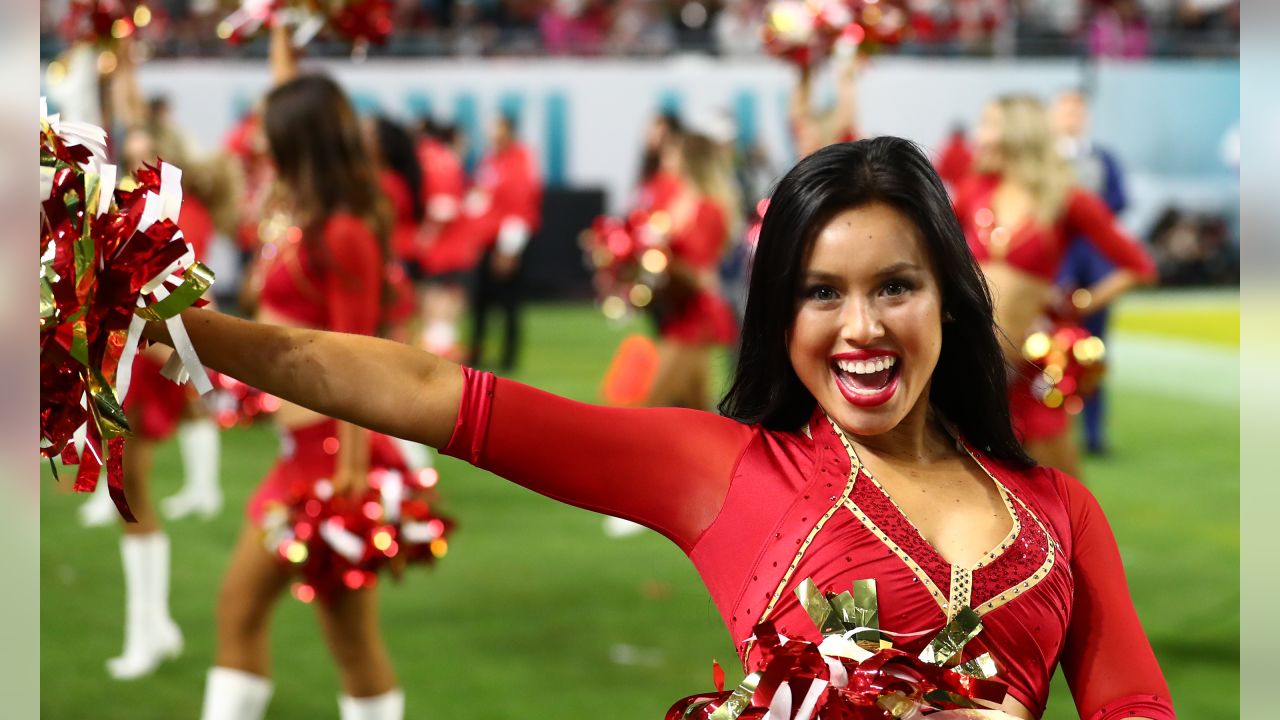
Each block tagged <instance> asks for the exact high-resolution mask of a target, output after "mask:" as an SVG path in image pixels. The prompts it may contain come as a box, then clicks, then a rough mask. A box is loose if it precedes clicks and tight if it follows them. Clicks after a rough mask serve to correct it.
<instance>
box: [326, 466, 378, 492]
mask: <svg viewBox="0 0 1280 720" xmlns="http://www.w3.org/2000/svg"><path fill="white" fill-rule="evenodd" d="M368 488H369V473H368V472H359V471H357V470H355V469H353V468H344V467H339V468H336V469H334V471H333V491H334V492H335V493H338V494H342V495H350V496H353V497H358V496H359V495H360V494H362V493H363V492H364V491H365V490H367V489H368Z"/></svg>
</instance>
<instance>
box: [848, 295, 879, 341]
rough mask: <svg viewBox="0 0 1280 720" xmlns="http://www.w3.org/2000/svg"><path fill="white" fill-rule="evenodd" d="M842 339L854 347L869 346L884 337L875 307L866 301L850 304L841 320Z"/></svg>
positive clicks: (855, 300) (853, 301) (860, 300)
mask: <svg viewBox="0 0 1280 720" xmlns="http://www.w3.org/2000/svg"><path fill="white" fill-rule="evenodd" d="M840 337H841V339H843V340H845V341H847V342H848V343H849V344H851V345H854V346H867V345H870V344H871V343H873V342H875V341H876V340H879V339H880V338H882V337H884V325H883V324H882V323H881V322H880V314H879V311H878V310H877V309H876V308H875V305H874V304H873V303H871V302H869V301H867V300H864V299H854V300H852V301H851V302H849V303H848V304H847V305H846V306H845V310H844V313H843V315H842V316H841V318H840Z"/></svg>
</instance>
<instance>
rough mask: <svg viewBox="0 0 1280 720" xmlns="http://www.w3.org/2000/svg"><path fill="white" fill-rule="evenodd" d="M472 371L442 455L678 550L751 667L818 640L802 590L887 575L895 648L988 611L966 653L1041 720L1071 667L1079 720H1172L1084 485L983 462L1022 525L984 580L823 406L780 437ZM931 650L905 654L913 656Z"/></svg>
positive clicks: (1111, 546) (883, 587)
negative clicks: (940, 546)
mask: <svg viewBox="0 0 1280 720" xmlns="http://www.w3.org/2000/svg"><path fill="white" fill-rule="evenodd" d="M464 374H465V388H464V393H463V400H462V404H461V407H460V408H459V412H458V420H457V425H456V427H455V429H454V432H453V436H452V438H451V439H450V441H449V444H448V446H447V447H446V448H445V449H444V452H445V453H447V454H449V455H452V456H454V457H458V458H461V459H463V460H466V461H468V462H471V463H473V464H475V465H477V466H479V467H482V468H484V469H487V470H490V471H492V472H494V473H496V474H498V475H500V476H502V477H505V478H507V479H509V480H511V481H513V482H516V483H518V484H520V485H523V486H525V487H527V488H529V489H531V490H534V491H536V492H538V493H541V494H543V495H546V496H548V497H551V498H554V499H557V500H560V501H562V502H566V503H569V504H572V505H576V506H578V507H582V508H586V509H589V510H594V511H596V512H602V513H607V514H610V515H616V516H619V517H624V518H627V519H630V520H634V521H636V522H639V523H641V524H644V525H646V526H648V527H650V528H653V529H654V530H656V531H658V532H660V533H662V534H663V535H665V536H666V537H668V538H669V539H671V540H672V541H673V542H675V543H676V544H677V545H678V546H679V547H680V548H681V549H682V550H683V551H684V552H685V553H686V554H687V555H688V556H689V558H690V560H692V561H693V564H694V566H695V567H696V568H697V570H698V573H699V574H700V575H701V577H702V580H703V582H704V583H705V584H706V586H707V589H708V591H710V593H711V597H712V599H713V600H714V601H715V603H716V606H717V608H718V609H719V611H720V614H721V617H722V619H723V620H724V622H725V625H726V626H728V628H729V632H730V633H731V634H732V637H733V639H734V640H735V641H736V642H737V643H738V647H739V652H740V654H742V655H743V657H744V665H746V666H748V667H749V668H750V669H757V668H755V667H752V666H753V665H754V664H755V663H758V656H756V655H754V654H753V652H752V648H751V647H750V646H749V644H748V643H746V642H743V641H745V640H746V639H747V638H748V637H749V636H750V635H751V629H752V627H753V626H754V625H755V623H757V622H759V621H760V620H762V619H770V620H772V621H773V622H774V623H775V624H776V625H777V627H778V630H779V632H781V633H783V634H784V635H787V636H790V637H800V638H804V639H806V640H811V641H814V642H818V641H820V640H821V638H820V637H819V634H818V631H817V630H816V629H815V628H814V627H813V626H812V623H811V621H810V620H809V619H808V615H807V614H806V613H805V612H804V610H803V609H802V608H801V607H800V604H799V603H798V602H797V601H796V599H795V596H794V594H793V590H794V589H795V587H796V585H797V584H798V583H799V582H800V581H802V580H804V579H805V578H813V580H814V581H815V582H816V583H817V584H818V586H819V587H820V588H821V589H823V590H824V591H827V590H848V589H849V588H850V587H851V585H852V582H853V581H854V580H856V579H863V578H875V579H876V580H877V583H878V589H879V598H880V622H881V627H882V628H884V629H885V630H886V631H889V632H892V633H913V632H921V631H925V630H931V631H936V630H938V629H940V628H941V627H942V626H943V625H944V624H945V622H946V620H947V619H948V617H949V615H950V614H951V613H952V612H954V610H955V609H956V608H957V607H959V606H960V605H970V606H972V607H973V608H974V609H975V610H977V611H978V612H979V613H980V614H981V615H982V616H983V622H984V626H985V629H984V630H983V632H982V634H981V635H979V636H978V638H977V639H976V640H974V642H973V643H971V644H970V647H969V648H966V655H967V654H968V653H969V652H970V649H972V651H973V652H974V653H981V652H984V651H990V652H991V654H992V656H993V657H995V658H996V661H997V663H998V664H999V667H1000V673H999V676H998V677H999V678H1000V679H1002V680H1003V681H1004V682H1006V683H1008V685H1009V692H1010V694H1012V695H1013V696H1014V697H1015V698H1017V699H1018V700H1019V701H1020V702H1022V703H1023V704H1024V705H1026V706H1027V707H1028V708H1030V709H1031V711H1032V712H1034V713H1036V714H1040V713H1043V711H1044V704H1045V701H1046V699H1047V697H1048V693H1049V681H1050V678H1051V676H1052V674H1053V670H1054V668H1055V667H1057V666H1058V665H1059V664H1061V666H1062V670H1063V673H1064V675H1065V676H1066V678H1067V682H1068V684H1069V685H1070V686H1071V689H1072V693H1073V695H1074V697H1075V701H1076V705H1077V708H1078V710H1079V712H1080V715H1081V717H1082V718H1086V719H1087V720H1113V719H1115V718H1124V717H1131V716H1134V715H1137V716H1146V717H1150V718H1155V719H1156V720H1171V719H1172V718H1174V712H1173V706H1172V704H1171V702H1170V700H1169V690H1168V687H1167V686H1166V685H1165V681H1164V677H1163V675H1162V674H1161V672H1160V668H1159V666H1158V665H1157V663H1156V659H1155V656H1154V654H1153V653H1152V651H1151V646H1150V644H1149V643H1148V642H1147V638H1146V636H1145V634H1144V633H1143V631H1142V626H1141V625H1140V623H1139V621H1138V617H1137V614H1136V612H1135V611H1134V608H1133V603H1132V602H1131V601H1130V599H1129V591H1128V586H1127V584H1126V582H1125V577H1124V568H1123V566H1122V565H1121V561H1120V554H1119V552H1118V551H1117V549H1116V543H1115V539H1114V537H1113V536H1112V534H1111V529H1110V527H1109V526H1108V525H1107V521H1106V518H1105V517H1104V516H1103V514H1102V510H1101V508H1099V506H1098V504H1097V501H1095V500H1094V498H1093V496H1092V495H1091V494H1090V493H1089V491H1088V490H1087V489H1085V488H1084V486H1082V485H1081V484H1080V483H1078V482H1076V481H1075V480H1073V479H1071V478H1069V477H1066V476H1065V475H1063V474H1062V473H1060V472H1058V471H1056V470H1051V469H1047V468H1036V469H1032V470H1017V469H1011V468H1007V467H1004V466H1002V465H1001V464H999V463H997V462H994V461H991V460H990V459H988V458H985V457H984V456H982V455H981V454H977V453H975V455H974V457H975V460H976V461H978V462H979V463H980V464H981V465H982V466H983V467H984V468H985V469H986V470H987V471H988V473H989V474H990V475H991V477H992V480H993V482H995V484H996V487H997V488H998V489H999V491H1000V494H1001V497H1002V498H1004V501H1005V504H1006V507H1007V508H1008V511H1009V513H1010V515H1011V516H1012V518H1013V520H1014V526H1013V530H1012V531H1011V532H1010V534H1009V536H1008V537H1007V538H1006V539H1005V541H1004V542H1003V543H1001V545H1000V546H999V547H997V548H995V549H993V550H992V551H991V552H990V553H989V554H988V556H987V557H986V558H984V559H983V560H982V561H981V562H979V563H978V564H977V565H976V566H975V567H972V568H959V567H953V566H950V565H948V564H947V563H946V562H945V561H944V560H943V559H942V558H941V557H940V556H939V555H938V553H937V552H935V551H934V550H933V548H932V547H931V546H930V545H929V544H928V543H927V542H926V541H925V540H924V539H923V537H922V536H921V535H920V534H919V532H918V531H916V530H915V528H914V526H913V525H911V524H910V522H908V521H907V519H906V518H905V517H904V516H903V515H902V514H901V512H900V511H898V510H897V507H896V505H895V504H894V503H893V502H892V500H891V499H890V498H889V497H888V495H887V494H886V493H885V492H884V491H883V490H882V489H881V488H880V486H879V484H878V483H876V481H875V480H874V478H872V477H871V476H870V475H869V474H867V473H866V472H865V471H862V470H860V469H859V470H856V471H853V469H854V468H856V467H857V466H856V465H854V459H853V458H854V457H855V456H854V453H853V451H852V450H851V449H850V446H848V445H847V443H846V441H845V439H844V438H843V436H842V435H841V434H839V433H838V432H837V431H836V430H835V429H834V428H833V427H832V425H831V424H830V423H829V422H828V420H827V419H826V416H825V415H824V414H823V413H822V411H821V410H820V409H819V410H818V411H816V412H815V413H814V415H813V417H812V419H811V421H810V422H809V424H808V425H807V426H806V428H805V432H775V431H770V430H765V429H763V428H760V427H758V426H747V425H743V424H741V423H738V422H735V421H733V420H729V419H726V418H723V417H720V416H718V415H714V414H711V413H707V412H700V411H696V410H685V409H675V408H652V409H627V408H608V407H597V406H592V405H586V404H582V403H578V402H574V401H571V400H567V399H564V398H561V397H557V396H555V395H550V394H548V393H545V392H541V391H539V390H536V389H533V388H530V387H527V386H524V385H521V384H519V383H515V382H511V381H507V380H501V379H495V378H494V376H493V375H491V374H487V373H479V372H476V371H473V370H465V371H464ZM530 418H537V422H529V419H530ZM932 635H933V632H929V633H926V634H925V635H924V636H923V637H920V638H919V639H916V640H906V641H902V642H895V645H896V646H897V647H899V648H901V649H904V650H906V651H908V652H912V653H914V652H917V651H919V650H920V649H921V647H920V646H922V645H923V643H924V642H925V640H924V638H925V637H930V636H932ZM895 637H896V636H895Z"/></svg>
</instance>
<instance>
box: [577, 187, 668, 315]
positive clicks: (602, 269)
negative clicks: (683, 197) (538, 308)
mask: <svg viewBox="0 0 1280 720" xmlns="http://www.w3.org/2000/svg"><path fill="white" fill-rule="evenodd" d="M671 232H672V225H671V216H670V215H669V214H667V212H665V211H663V210H654V211H653V212H648V211H644V210H635V211H633V212H631V213H630V214H629V215H627V216H626V217H625V218H614V217H606V216H601V217H598V218H596V219H595V221H594V222H593V223H592V224H591V227H590V228H588V229H587V230H585V231H583V233H582V236H581V238H580V242H581V245H582V249H583V251H584V252H585V253H586V256H587V260H588V262H589V263H590V264H591V266H592V267H593V268H594V269H595V286H596V292H597V293H598V295H599V299H600V309H601V310H602V311H603V312H604V314H605V317H607V318H609V319H610V320H620V319H622V318H623V317H626V316H627V315H628V314H630V313H631V312H634V311H636V310H642V309H644V308H646V307H648V306H649V305H650V304H652V303H653V302H654V299H655V297H658V296H660V295H661V293H662V292H663V291H664V290H666V289H667V288H668V284H669V276H668V274H667V268H668V266H669V265H670V264H671V248H670V238H671Z"/></svg>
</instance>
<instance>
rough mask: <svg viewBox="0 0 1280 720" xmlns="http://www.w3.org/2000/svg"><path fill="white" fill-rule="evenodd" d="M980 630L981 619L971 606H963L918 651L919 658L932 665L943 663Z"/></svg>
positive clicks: (958, 652)
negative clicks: (923, 647)
mask: <svg viewBox="0 0 1280 720" xmlns="http://www.w3.org/2000/svg"><path fill="white" fill-rule="evenodd" d="M980 632H982V619H981V618H980V617H979V616H978V613H976V612H974V611H973V609H972V608H969V607H964V608H961V609H960V612H958V613H956V617H955V619H954V620H952V621H951V622H949V623H947V626H946V627H944V628H942V632H940V633H938V635H937V637H935V638H934V639H933V640H932V641H931V642H930V643H929V645H928V646H926V647H925V649H924V650H922V651H921V652H920V659H921V660H923V661H925V662H927V663H930V664H932V665H945V664H946V663H947V661H948V660H950V659H951V658H953V657H955V656H956V655H958V654H960V651H961V650H963V649H964V646H965V644H966V643H968V642H969V641H970V640H972V639H973V638H974V637H975V636H976V635H977V634H978V633H980Z"/></svg>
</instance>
